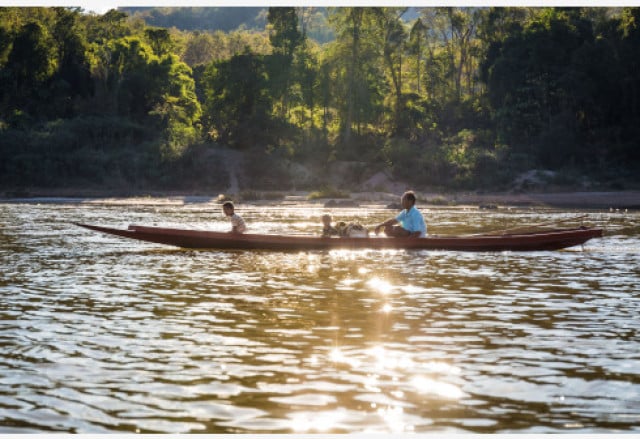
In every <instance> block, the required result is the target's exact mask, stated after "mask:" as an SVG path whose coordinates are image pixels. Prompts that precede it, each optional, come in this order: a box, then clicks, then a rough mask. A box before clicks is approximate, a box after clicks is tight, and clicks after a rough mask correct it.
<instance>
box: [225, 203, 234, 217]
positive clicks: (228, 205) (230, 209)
mask: <svg viewBox="0 0 640 439" xmlns="http://www.w3.org/2000/svg"><path fill="white" fill-rule="evenodd" d="M234 209H235V208H234V206H233V203H232V202H231V201H226V202H225V203H224V204H223V205H222V211H223V212H224V214H225V215H227V216H231V215H233V211H234Z"/></svg>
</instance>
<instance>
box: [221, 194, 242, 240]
mask: <svg viewBox="0 0 640 439" xmlns="http://www.w3.org/2000/svg"><path fill="white" fill-rule="evenodd" d="M222 211H223V212H224V214H225V215H226V216H228V217H229V219H230V220H231V231H230V232H229V233H244V232H245V231H246V230H247V225H246V224H245V223H244V220H243V219H242V217H241V216H240V215H238V214H237V213H235V207H234V205H233V203H232V202H231V201H227V202H225V203H224V204H223V205H222Z"/></svg>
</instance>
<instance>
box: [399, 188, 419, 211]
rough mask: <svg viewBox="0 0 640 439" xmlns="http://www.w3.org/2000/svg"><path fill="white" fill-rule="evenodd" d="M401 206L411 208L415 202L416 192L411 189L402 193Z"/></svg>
mask: <svg viewBox="0 0 640 439" xmlns="http://www.w3.org/2000/svg"><path fill="white" fill-rule="evenodd" d="M401 202H402V208H403V209H411V208H412V207H413V205H414V204H416V194H414V193H413V191H407V192H405V193H404V194H402V200H401Z"/></svg>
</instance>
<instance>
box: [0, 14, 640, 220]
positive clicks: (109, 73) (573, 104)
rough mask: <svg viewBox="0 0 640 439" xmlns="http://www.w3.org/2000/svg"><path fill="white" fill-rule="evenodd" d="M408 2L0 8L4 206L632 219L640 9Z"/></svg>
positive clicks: (639, 187)
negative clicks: (359, 207) (172, 201)
mask: <svg viewBox="0 0 640 439" xmlns="http://www.w3.org/2000/svg"><path fill="white" fill-rule="evenodd" d="M409 9H410V8H404V7H353V8H351V7H349V8H346V7H345V8H327V9H322V11H320V10H315V9H314V8H293V7H270V8H262V9H260V10H261V11H262V12H261V14H262V15H261V16H262V23H263V24H262V26H261V27H260V28H256V29H253V28H252V29H253V30H249V29H246V28H242V29H238V30H236V31H225V32H223V31H220V30H215V31H191V30H179V29H178V28H176V27H175V25H176V24H177V23H178V22H180V23H182V24H185V25H186V23H184V20H183V19H186V18H187V17H188V16H192V18H195V17H197V16H200V18H202V17H201V15H202V12H203V11H202V10H193V9H189V8H187V9H176V10H174V12H180V14H179V15H181V16H182V18H183V19H180V20H178V21H176V19H177V17H174V19H173V20H170V21H169V22H163V23H162V24H160V23H156V25H152V24H150V23H147V22H146V21H145V18H150V17H151V16H153V15H154V12H153V11H152V10H146V11H132V10H128V11H125V10H116V9H113V10H110V11H108V12H106V13H105V14H92V13H85V12H84V11H82V10H81V9H80V8H62V7H52V8H41V7H34V8H12V7H6V8H0V78H2V80H0V197H2V198H5V199H13V200H16V199H18V200H20V199H33V198H36V199H37V198H42V197H45V198H46V197H61V196H62V197H64V196H69V197H71V198H84V197H85V196H87V197H89V198H101V199H104V198H108V197H146V196H157V197H165V196H167V195H171V196H172V194H178V196H183V197H184V196H186V197H204V199H207V198H210V199H215V198H216V197H217V196H218V194H225V195H226V196H228V197H230V198H233V199H234V200H235V201H238V202H246V201H251V202H258V201H259V202H280V200H287V199H288V200H294V199H297V200H300V201H305V202H309V201H312V200H313V201H312V202H313V203H320V202H323V200H325V199H326V201H324V202H326V203H330V202H333V204H331V205H330V207H340V206H344V207H350V206H352V205H356V204H358V203H364V202H369V201H376V202H378V201H381V202H383V203H393V202H397V200H398V199H399V195H400V194H401V193H402V192H404V191H405V190H407V189H413V190H415V191H416V192H418V193H421V194H423V195H422V196H423V201H421V204H423V205H424V204H426V205H429V204H432V205H445V206H454V205H461V204H465V205H466V204H468V205H474V204H475V205H478V206H483V207H484V208H495V207H496V206H500V205H529V206H565V207H566V206H570V207H587V208H591V207H595V208H615V209H619V208H622V209H628V208H632V209H633V208H638V206H639V205H640V197H638V192H634V191H640V180H639V176H640V174H639V173H638V172H637V169H638V167H639V164H640V148H638V145H640V129H638V123H637V121H638V118H639V117H640V105H639V102H640V87H638V86H637V84H639V83H640V69H638V68H637V67H638V66H637V64H638V63H637V60H638V59H640V26H638V25H637V23H639V22H640V8H633V7H629V8H590V7H585V8H542V7H536V8H521V7H515V8H492V7H487V8H415V9H411V10H409ZM156 12H158V11H156ZM165 12H168V11H165ZM231 12H233V11H232V10H230V9H225V8H220V10H218V9H215V10H213V9H209V10H208V12H207V13H208V14H211V15H210V16H211V17H213V16H216V17H217V18H222V17H223V16H224V14H227V13H231ZM236 12H238V11H236ZM243 12H251V11H248V10H244V11H243ZM256 12H257V10H254V11H253V12H251V13H254V14H255V13H256ZM185 14H186V15H185ZM245 18H246V17H245ZM187 21H189V20H187ZM226 21H229V20H226ZM312 23H313V26H312V25H311V24H312ZM156 26H160V27H156ZM313 27H315V28H316V29H315V30H316V31H317V30H319V29H324V30H326V31H328V32H329V33H330V34H331V35H332V37H331V38H330V39H327V40H324V39H323V41H318V40H315V39H314V38H312V37H311V35H317V34H318V33H317V32H315V31H314V32H313V33H308V32H307V31H309V30H310V29H311V28H313ZM187 28H188V26H187ZM182 29H186V28H184V27H183V28H182ZM321 33H322V32H321ZM332 199H334V200H332ZM335 199H337V201H336V200H335Z"/></svg>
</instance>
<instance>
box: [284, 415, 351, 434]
mask: <svg viewBox="0 0 640 439" xmlns="http://www.w3.org/2000/svg"><path fill="white" fill-rule="evenodd" d="M345 419H346V412H345V411H344V410H334V411H329V412H321V413H294V414H293V415H292V418H291V424H290V426H291V429H292V430H293V431H294V432H296V433H306V432H317V433H321V432H327V431H331V430H332V429H334V428H335V427H336V425H337V424H339V423H341V422H343V421H344V420H345Z"/></svg>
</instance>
